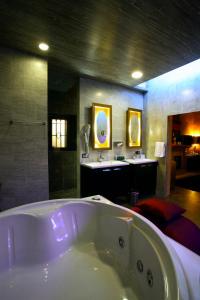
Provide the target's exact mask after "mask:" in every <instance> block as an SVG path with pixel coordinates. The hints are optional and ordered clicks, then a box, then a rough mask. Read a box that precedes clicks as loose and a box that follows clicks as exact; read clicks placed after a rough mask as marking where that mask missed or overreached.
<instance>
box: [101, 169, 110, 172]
mask: <svg viewBox="0 0 200 300" xmlns="http://www.w3.org/2000/svg"><path fill="white" fill-rule="evenodd" d="M110 171H111V169H103V170H102V172H110Z"/></svg>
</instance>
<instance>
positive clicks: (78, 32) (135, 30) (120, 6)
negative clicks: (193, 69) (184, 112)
mask: <svg viewBox="0 0 200 300" xmlns="http://www.w3.org/2000/svg"><path fill="white" fill-rule="evenodd" d="M199 34H200V1H199V0H181V1H180V0H166V1H165V0H121V1H120V0H118V1H117V0H57V1H56V0H38V1H36V0H35V1H33V0H14V1H12V0H1V1H0V39H1V45H3V46H8V47H12V48H15V49H19V50H22V51H26V52H28V53H32V54H36V55H43V56H44V54H41V51H40V50H39V49H38V48H37V45H38V43H39V42H40V41H46V42H47V43H48V44H49V45H50V51H49V53H48V59H49V63H50V65H57V66H62V68H63V67H64V68H65V69H66V70H68V71H69V72H73V73H75V74H84V75H87V76H92V77H95V78H99V79H104V80H106V81H112V82H116V83H120V84H125V85H128V86H134V85H137V84H138V83H140V82H143V81H146V80H148V79H151V78H154V77H156V76H158V75H161V74H163V73H165V72H167V71H170V70H172V69H175V68H177V67H179V66H182V65H184V64H186V63H189V62H191V61H193V60H195V59H198V58H199V56H200V35H199ZM45 55H46V54H45ZM134 69H140V70H142V71H143V73H144V77H143V78H142V79H141V80H137V81H136V80H133V79H132V78H131V73H132V71H133V70H134Z"/></svg>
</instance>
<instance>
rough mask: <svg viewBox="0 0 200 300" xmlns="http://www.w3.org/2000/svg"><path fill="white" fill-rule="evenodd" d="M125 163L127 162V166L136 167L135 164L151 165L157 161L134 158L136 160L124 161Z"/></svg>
mask: <svg viewBox="0 0 200 300" xmlns="http://www.w3.org/2000/svg"><path fill="white" fill-rule="evenodd" d="M125 161H126V162H128V163H129V164H133V165H137V164H144V163H145V164H146V163H152V162H156V161H157V160H155V159H149V158H136V159H132V158H130V159H126V160H125Z"/></svg>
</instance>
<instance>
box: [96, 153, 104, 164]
mask: <svg viewBox="0 0 200 300" xmlns="http://www.w3.org/2000/svg"><path fill="white" fill-rule="evenodd" d="M97 160H98V161H100V162H101V161H103V160H104V156H103V151H100V152H99V156H98V159H97Z"/></svg>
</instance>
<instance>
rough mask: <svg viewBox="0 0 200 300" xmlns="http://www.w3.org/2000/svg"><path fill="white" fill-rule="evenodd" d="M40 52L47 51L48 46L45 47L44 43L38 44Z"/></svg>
mask: <svg viewBox="0 0 200 300" xmlns="http://www.w3.org/2000/svg"><path fill="white" fill-rule="evenodd" d="M38 47H39V48H40V50H42V51H47V50H49V45H47V44H46V43H40V44H39V46H38Z"/></svg>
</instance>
